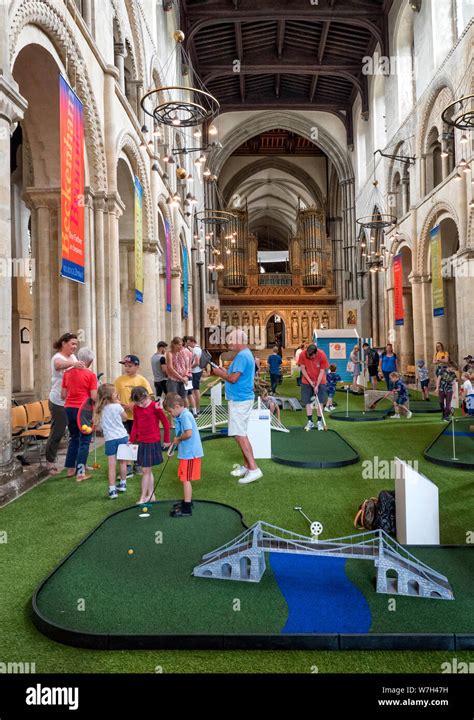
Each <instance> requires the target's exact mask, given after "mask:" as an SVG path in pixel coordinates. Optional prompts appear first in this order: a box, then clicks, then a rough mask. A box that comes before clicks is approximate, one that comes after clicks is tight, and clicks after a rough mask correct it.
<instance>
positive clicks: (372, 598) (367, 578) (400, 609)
mask: <svg viewBox="0 0 474 720" xmlns="http://www.w3.org/2000/svg"><path fill="white" fill-rule="evenodd" d="M410 552H411V553H413V555H415V557H416V558H417V559H418V560H421V561H422V562H424V563H426V564H427V565H429V566H430V567H432V568H433V569H434V570H436V571H437V572H440V573H442V574H443V575H446V577H447V578H448V580H449V583H450V585H451V587H452V588H453V592H454V600H427V601H426V602H424V601H423V600H421V599H420V598H412V597H403V596H398V595H393V596H391V595H382V594H381V593H376V592H374V584H373V578H374V571H373V567H371V565H372V564H371V563H367V562H357V561H356V560H348V561H347V563H346V574H347V576H348V578H349V579H350V580H351V581H352V582H353V583H355V584H356V585H357V587H358V588H359V589H361V590H362V592H363V593H364V595H365V599H366V600H367V602H368V604H369V606H370V612H371V614H372V626H371V628H370V630H371V632H373V633H377V632H380V633H398V632H406V633H436V632H438V633H441V634H442V633H453V632H455V633H459V634H462V633H468V634H472V633H473V627H474V612H473V595H474V552H473V551H472V549H471V548H468V547H460V548H446V549H445V548H427V547H426V546H425V547H410ZM393 600H395V603H394V602H393ZM421 602H422V603H423V607H421V605H420V603H421Z"/></svg>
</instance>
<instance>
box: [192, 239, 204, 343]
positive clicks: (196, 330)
mask: <svg viewBox="0 0 474 720" xmlns="http://www.w3.org/2000/svg"><path fill="white" fill-rule="evenodd" d="M198 257H199V253H198V249H197V247H195V246H194V245H193V246H192V247H191V272H192V278H193V285H192V295H191V297H192V307H193V326H192V327H191V335H194V337H195V338H196V340H197V341H198V343H199V342H201V324H202V322H201V304H200V293H199V266H198V264H197V263H198Z"/></svg>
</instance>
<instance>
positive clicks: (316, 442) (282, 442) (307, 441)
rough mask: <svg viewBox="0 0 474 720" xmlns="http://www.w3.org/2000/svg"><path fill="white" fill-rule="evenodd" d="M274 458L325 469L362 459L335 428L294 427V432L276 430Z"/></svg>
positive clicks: (288, 463) (292, 430)
mask: <svg viewBox="0 0 474 720" xmlns="http://www.w3.org/2000/svg"><path fill="white" fill-rule="evenodd" d="M272 458H273V459H274V460H275V461H276V462H278V463H283V464H287V465H293V466H295V467H305V466H306V465H308V466H311V467H312V468H324V467H332V466H336V467H337V466H342V465H351V464H352V463H356V462H357V461H358V456H357V452H356V451H355V450H354V448H352V447H351V446H350V445H349V444H348V443H347V441H346V440H344V438H343V437H342V436H341V435H340V434H339V433H337V432H334V430H329V429H328V430H327V431H324V430H321V431H318V430H311V431H309V432H305V430H304V429H303V428H302V427H297V428H290V432H288V433H283V432H274V433H273V435H272Z"/></svg>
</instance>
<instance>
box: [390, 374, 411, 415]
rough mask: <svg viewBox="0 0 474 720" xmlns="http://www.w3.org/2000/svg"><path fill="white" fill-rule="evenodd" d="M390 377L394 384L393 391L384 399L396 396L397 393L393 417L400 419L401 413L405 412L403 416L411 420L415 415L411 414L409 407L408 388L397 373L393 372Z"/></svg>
mask: <svg viewBox="0 0 474 720" xmlns="http://www.w3.org/2000/svg"><path fill="white" fill-rule="evenodd" d="M389 377H390V380H391V382H392V389H391V390H389V391H388V393H386V394H385V396H384V397H388V396H389V395H395V393H396V394H397V396H396V398H394V400H393V408H394V410H395V414H394V415H392V417H394V418H397V419H399V418H400V417H401V415H400V412H401V411H402V410H403V414H404V415H405V416H406V417H407V419H410V418H411V416H412V415H413V413H412V412H410V410H409V409H408V407H407V403H408V388H407V386H406V385H405V383H404V382H403V380H402V379H401V377H400V375H399V374H398V373H397V372H391V373H390V376H389Z"/></svg>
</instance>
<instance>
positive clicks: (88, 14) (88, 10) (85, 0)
mask: <svg viewBox="0 0 474 720" xmlns="http://www.w3.org/2000/svg"><path fill="white" fill-rule="evenodd" d="M82 17H83V18H84V22H85V23H86V25H87V27H88V28H89V30H90V31H91V32H92V6H91V0H82Z"/></svg>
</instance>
